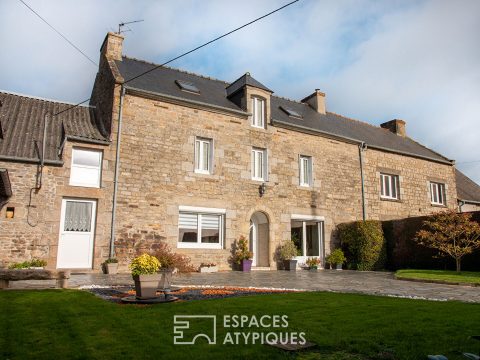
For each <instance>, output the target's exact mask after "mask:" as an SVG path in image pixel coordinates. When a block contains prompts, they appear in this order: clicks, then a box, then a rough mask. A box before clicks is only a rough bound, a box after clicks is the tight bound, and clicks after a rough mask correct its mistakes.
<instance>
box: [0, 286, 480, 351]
mask: <svg viewBox="0 0 480 360" xmlns="http://www.w3.org/2000/svg"><path fill="white" fill-rule="evenodd" d="M185 314H203V315H208V314H214V315H217V319H218V320H217V339H219V340H218V341H217V344H218V345H208V344H206V342H201V343H197V344H196V345H194V346H188V345H183V346H182V345H174V344H173V316H174V315H185ZM224 314H228V315H233V314H245V315H250V316H251V315H256V316H258V317H260V316H262V315H266V314H268V315H274V314H278V315H287V316H288V322H289V324H288V331H290V332H291V331H301V332H305V333H306V338H307V340H309V341H313V342H315V343H317V344H318V348H317V349H316V350H314V351H308V352H303V353H299V354H293V355H292V354H289V353H284V352H282V351H281V350H277V349H274V348H271V347H269V346H265V345H223V344H222V342H223V339H224V337H225V335H226V332H227V331H239V330H238V329H234V330H232V329H225V328H223V320H222V316H223V315H224ZM479 323H480V304H470V303H461V302H431V301H423V300H410V299H400V298H388V297H379V296H368V295H357V294H336V293H325V292H315V293H313V292H312V293H289V294H275V295H257V296H248V297H238V298H229V299H216V300H203V301H191V302H177V303H170V304H161V305H156V306H137V305H119V304H114V303H110V302H106V301H104V300H101V299H99V298H97V297H95V296H94V295H92V294H90V293H87V292H83V291H76V290H42V291H28V290H27V291H13V290H8V291H2V292H0V358H1V359H36V360H40V359H52V358H56V359H127V358H128V359H195V360H196V359H210V360H211V359H217V358H218V359H244V358H251V359H303V360H306V359H320V358H321V359H356V360H357V359H360V360H363V359H425V358H426V355H427V354H439V353H441V354H444V355H447V356H448V358H449V359H460V358H461V357H460V353H459V352H458V351H470V352H474V351H477V352H478V349H479V346H478V345H480V344H475V341H473V340H469V339H468V336H469V335H473V334H475V333H478V332H479ZM201 327H202V329H203V330H206V331H208V326H207V325H205V324H203V325H201ZM249 330H252V329H243V331H249ZM253 330H254V329H253ZM268 331H271V329H269V330H268ZM276 331H285V329H280V330H278V329H277V330H276Z"/></svg>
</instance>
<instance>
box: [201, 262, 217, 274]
mask: <svg viewBox="0 0 480 360" xmlns="http://www.w3.org/2000/svg"><path fill="white" fill-rule="evenodd" d="M217 271H218V267H217V264H215V263H201V264H200V272H201V273H213V272H217Z"/></svg>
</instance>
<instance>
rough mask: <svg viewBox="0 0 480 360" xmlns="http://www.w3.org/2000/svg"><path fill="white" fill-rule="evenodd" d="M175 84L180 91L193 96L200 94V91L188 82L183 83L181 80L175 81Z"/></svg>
mask: <svg viewBox="0 0 480 360" xmlns="http://www.w3.org/2000/svg"><path fill="white" fill-rule="evenodd" d="M175 84H177V85H178V87H179V88H180V90H183V91H187V92H191V93H194V94H200V90H198V88H197V87H196V86H195V84H193V83H191V82H188V81H183V80H175Z"/></svg>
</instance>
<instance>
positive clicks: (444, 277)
mask: <svg viewBox="0 0 480 360" xmlns="http://www.w3.org/2000/svg"><path fill="white" fill-rule="evenodd" d="M395 275H396V276H397V278H399V279H418V280H434V281H444V282H452V283H470V284H479V285H480V272H472V271H462V272H461V273H456V272H455V271H450V270H413V269H411V270H410V269H406V270H398V271H397V272H396V273H395Z"/></svg>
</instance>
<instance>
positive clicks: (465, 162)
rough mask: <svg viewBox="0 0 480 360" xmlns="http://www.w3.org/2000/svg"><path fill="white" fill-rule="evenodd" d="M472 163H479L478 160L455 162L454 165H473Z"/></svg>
mask: <svg viewBox="0 0 480 360" xmlns="http://www.w3.org/2000/svg"><path fill="white" fill-rule="evenodd" d="M474 163H480V160H473V161H461V162H455V164H456V165H459V164H474Z"/></svg>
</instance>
